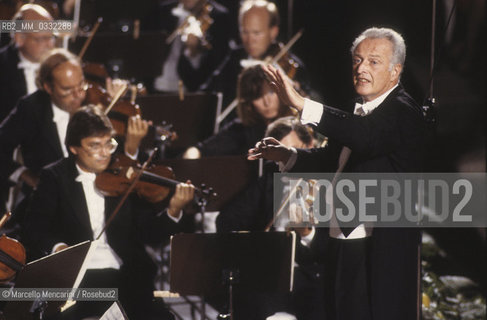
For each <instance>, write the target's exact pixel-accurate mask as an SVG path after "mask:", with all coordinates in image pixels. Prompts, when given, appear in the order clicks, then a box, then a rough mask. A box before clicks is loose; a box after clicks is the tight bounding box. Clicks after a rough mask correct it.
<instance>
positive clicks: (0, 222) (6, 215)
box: [0, 211, 12, 229]
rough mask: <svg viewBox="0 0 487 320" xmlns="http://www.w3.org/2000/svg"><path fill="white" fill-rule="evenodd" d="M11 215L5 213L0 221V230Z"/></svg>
mask: <svg viewBox="0 0 487 320" xmlns="http://www.w3.org/2000/svg"><path fill="white" fill-rule="evenodd" d="M11 215H12V212H10V211H7V212H5V214H4V215H3V217H2V219H1V220H0V229H2V228H3V226H4V225H5V223H7V221H8V219H9V218H10V216H11Z"/></svg>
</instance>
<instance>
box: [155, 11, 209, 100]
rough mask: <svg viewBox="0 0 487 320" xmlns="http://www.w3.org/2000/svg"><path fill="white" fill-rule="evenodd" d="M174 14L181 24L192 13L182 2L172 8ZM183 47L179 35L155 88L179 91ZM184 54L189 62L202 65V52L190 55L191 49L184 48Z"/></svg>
mask: <svg viewBox="0 0 487 320" xmlns="http://www.w3.org/2000/svg"><path fill="white" fill-rule="evenodd" d="M172 14H173V15H174V16H176V17H178V19H179V21H178V26H179V25H181V23H182V22H183V21H184V20H185V19H186V18H187V17H188V16H189V15H190V14H191V13H190V12H189V11H187V10H185V9H184V8H183V5H182V4H179V5H178V6H177V7H176V8H174V9H173V10H172ZM182 49H183V42H182V41H181V37H179V36H178V37H176V38H175V39H174V40H173V42H172V45H171V50H170V51H169V55H168V56H167V58H166V61H165V62H164V65H163V66H162V74H161V75H160V76H159V77H157V78H156V79H155V80H154V88H155V89H157V90H159V91H178V89H179V80H180V78H179V74H178V62H179V57H180V56H181V50H182ZM183 54H184V55H185V56H186V57H187V58H188V60H189V62H190V63H191V65H192V66H193V67H194V68H198V67H199V66H200V63H201V54H197V55H195V56H194V57H190V53H189V50H184V52H183Z"/></svg>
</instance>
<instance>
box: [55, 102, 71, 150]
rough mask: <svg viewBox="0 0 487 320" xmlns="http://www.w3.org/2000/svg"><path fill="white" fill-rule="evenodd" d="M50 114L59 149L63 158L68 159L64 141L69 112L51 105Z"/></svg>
mask: <svg viewBox="0 0 487 320" xmlns="http://www.w3.org/2000/svg"><path fill="white" fill-rule="evenodd" d="M52 114H53V116H52V121H53V122H54V123H55V124H56V129H57V133H58V136H59V142H60V143H61V149H62V150H63V154H64V157H68V155H69V154H68V149H67V148H66V145H65V143H64V140H66V131H67V130H68V122H69V112H67V111H65V110H63V109H61V108H59V107H58V106H56V105H55V104H54V103H53V104H52Z"/></svg>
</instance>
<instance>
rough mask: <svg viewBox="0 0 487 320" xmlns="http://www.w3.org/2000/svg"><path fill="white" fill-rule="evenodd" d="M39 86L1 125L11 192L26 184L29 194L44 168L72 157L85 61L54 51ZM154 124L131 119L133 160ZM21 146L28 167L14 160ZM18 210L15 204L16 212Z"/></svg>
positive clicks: (4, 180) (4, 172)
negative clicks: (71, 129) (72, 122)
mask: <svg viewBox="0 0 487 320" xmlns="http://www.w3.org/2000/svg"><path fill="white" fill-rule="evenodd" d="M36 82H37V86H38V87H39V90H37V91H36V92H34V93H33V94H31V95H28V96H26V97H24V98H22V99H20V101H19V103H18V104H17V106H16V107H15V108H14V109H13V111H12V113H10V115H9V116H8V117H7V118H6V119H5V120H4V121H3V122H2V123H1V124H0V150H2V152H1V154H0V184H1V185H2V186H3V188H4V189H5V188H6V187H5V186H6V185H9V184H15V183H18V182H19V181H20V182H23V183H24V188H23V189H22V191H23V192H24V194H26V195H27V194H30V192H31V190H32V189H33V188H35V187H36V186H37V183H38V179H39V178H38V176H39V172H40V170H41V169H42V167H44V166H46V165H48V164H50V163H52V162H54V161H57V160H59V159H62V158H63V157H67V156H68V151H67V149H66V146H65V144H64V140H65V137H66V128H67V125H68V121H69V118H70V115H71V114H73V113H74V112H75V111H76V110H78V109H79V108H80V107H81V105H82V104H83V102H84V99H85V96H86V92H85V90H86V83H85V79H84V76H83V71H82V69H81V65H80V62H79V60H78V58H77V57H76V56H74V55H73V54H71V53H70V52H68V51H66V50H64V49H54V50H51V51H50V52H49V53H48V54H47V55H45V56H44V58H43V60H42V61H41V64H40V67H39V72H38V76H37V79H36ZM148 125H149V123H148V122H147V121H145V120H142V119H141V118H140V117H132V118H131V119H130V120H129V122H128V126H127V133H126V137H125V142H124V151H125V153H126V154H127V155H129V156H132V157H135V156H136V155H137V149H138V146H139V144H140V141H141V140H142V138H143V137H144V136H145V135H146V134H147V130H148ZM19 146H20V150H21V152H22V158H23V164H22V165H21V164H19V163H17V162H15V161H13V160H12V156H13V152H14V150H15V149H16V148H17V147H19ZM3 192H4V193H5V190H4V191H3ZM15 205H16V203H11V205H10V208H14V207H15Z"/></svg>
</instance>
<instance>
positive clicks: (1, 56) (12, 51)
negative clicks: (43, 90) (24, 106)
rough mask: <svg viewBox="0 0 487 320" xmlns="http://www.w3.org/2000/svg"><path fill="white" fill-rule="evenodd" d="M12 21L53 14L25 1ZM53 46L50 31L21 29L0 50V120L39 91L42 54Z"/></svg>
mask: <svg viewBox="0 0 487 320" xmlns="http://www.w3.org/2000/svg"><path fill="white" fill-rule="evenodd" d="M12 20H16V21H32V20H41V21H42V20H44V21H49V20H52V17H51V15H50V14H49V12H47V11H46V10H45V9H44V8H43V7H41V6H39V5H37V4H25V5H23V6H22V7H21V8H20V9H19V11H18V12H17V13H16V14H15V15H14V17H13V18H12ZM53 47H54V36H53V34H52V33H48V32H36V33H27V32H20V33H15V34H14V35H13V39H12V42H11V43H10V44H9V45H7V46H5V47H4V48H2V49H0V70H2V72H1V73H0V101H1V103H0V121H2V120H3V119H4V118H5V117H6V116H7V115H8V114H9V113H10V111H11V110H12V109H13V108H14V107H15V104H16V103H17V101H18V100H19V98H21V97H22V96H24V95H26V94H31V93H33V92H34V91H36V90H37V87H36V85H35V73H36V71H37V70H38V69H39V62H40V60H41V57H42V56H43V55H44V54H45V53H46V52H47V51H49V50H50V49H52V48H53Z"/></svg>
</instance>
